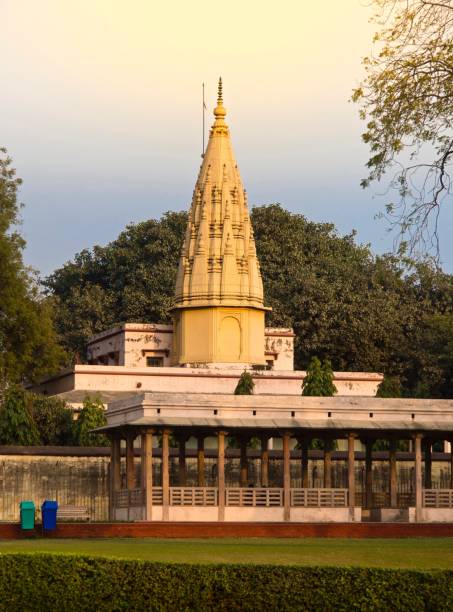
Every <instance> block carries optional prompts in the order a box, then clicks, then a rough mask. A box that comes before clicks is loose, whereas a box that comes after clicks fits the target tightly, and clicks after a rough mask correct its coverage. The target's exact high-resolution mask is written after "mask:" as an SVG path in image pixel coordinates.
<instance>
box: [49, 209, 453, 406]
mask: <svg viewBox="0 0 453 612" xmlns="http://www.w3.org/2000/svg"><path fill="white" fill-rule="evenodd" d="M251 217H252V223H253V229H254V234H255V240H256V246H257V252H258V257H259V260H260V264H261V272H262V275H263V282H264V291H265V301H266V305H267V306H271V307H272V312H271V313H269V314H268V315H267V324H268V325H271V326H288V327H289V326H291V327H293V328H294V331H295V333H296V342H295V366H296V368H298V369H301V368H303V366H304V364H307V363H308V362H309V361H310V359H311V358H312V356H313V355H317V356H318V357H319V358H320V359H321V360H324V359H326V358H329V359H331V361H332V366H333V367H334V369H335V370H340V371H341V370H343V371H344V370H352V371H376V372H385V373H386V375H387V376H391V377H395V376H397V377H399V379H400V381H401V385H402V393H403V394H404V395H408V396H417V395H420V394H427V393H428V394H429V393H433V394H436V396H437V397H439V396H440V395H439V394H445V393H448V392H449V391H448V385H442V384H440V382H441V380H442V378H444V379H445V380H449V376H450V374H449V365H448V364H449V357H448V352H447V353H445V352H444V353H443V355H444V356H443V357H442V358H439V359H438V355H440V353H438V351H439V350H442V351H443V349H442V347H441V345H440V343H439V342H433V341H432V339H431V338H430V335H432V333H433V328H432V324H430V323H429V321H431V320H432V318H433V317H434V318H436V317H441V318H445V317H446V318H448V317H449V314H450V313H452V312H453V277H452V275H449V274H446V273H444V272H442V270H440V269H439V268H438V267H437V266H436V265H434V263H433V262H432V261H431V260H424V261H418V262H415V261H413V260H411V259H410V258H408V257H404V256H402V255H398V254H390V255H384V256H375V255H373V253H372V252H371V251H370V249H369V247H368V246H364V245H359V244H357V243H356V240H355V236H354V234H353V233H351V234H349V235H346V236H341V235H339V234H338V233H337V232H336V230H335V227H334V226H333V225H332V224H328V223H313V222H310V221H308V220H307V219H306V218H305V217H304V216H303V215H298V214H292V213H290V212H288V211H286V210H284V209H283V208H282V207H281V206H280V205H278V204H272V205H269V206H258V207H255V208H254V209H253V210H252V213H251ZM185 220H186V215H185V214H183V213H171V214H168V215H166V216H164V217H163V218H162V219H161V220H160V221H147V222H145V223H142V224H139V225H136V226H131V227H129V228H127V230H126V231H125V232H123V233H122V234H121V235H120V237H119V238H118V239H117V240H115V241H113V242H112V243H111V244H109V245H107V246H106V247H94V248H93V249H92V250H91V251H84V252H83V254H81V255H77V256H76V258H75V259H74V261H72V262H70V263H68V264H66V265H65V266H63V267H62V268H60V269H59V270H56V271H55V273H54V274H53V275H52V276H51V277H50V278H49V279H48V281H47V287H48V291H49V294H50V296H49V299H51V300H53V301H55V303H56V312H57V324H58V330H59V331H60V333H61V335H62V338H63V339H64V343H65V346H66V347H67V348H68V350H70V351H71V352H72V353H73V355H74V354H75V353H78V354H79V355H80V356H81V357H82V358H83V357H84V345H85V342H86V340H87V339H88V337H89V336H90V335H91V334H92V333H95V332H99V331H101V330H103V329H105V328H106V327H108V326H109V325H113V324H115V323H119V322H122V321H124V322H136V321H142V322H144V323H151V322H159V321H169V320H170V316H171V315H170V307H171V304H172V300H173V291H174V282H175V278H176V269H177V261H178V252H179V248H180V245H181V242H182V239H183V234H184V227H185ZM160 253H161V254H160ZM142 276H143V277H142ZM127 296H133V299H132V298H131V299H129V298H128V297H127ZM445 320H446V319H445ZM446 333H447V334H448V333H450V332H448V330H447V332H446ZM435 337H437V334H435ZM449 337H450V336H448V335H447V336H446V337H445V338H446V339H447V338H449ZM430 372H431V373H435V375H436V376H435V377H432V382H430ZM421 380H422V383H421ZM422 386H423V388H422ZM442 396H443V395H442ZM446 397H448V395H446Z"/></svg>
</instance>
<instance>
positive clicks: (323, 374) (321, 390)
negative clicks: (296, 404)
mask: <svg viewBox="0 0 453 612" xmlns="http://www.w3.org/2000/svg"><path fill="white" fill-rule="evenodd" d="M336 392H337V388H336V387H335V385H334V383H333V372H332V366H331V365H330V361H328V360H327V359H326V360H325V361H324V363H322V364H321V361H320V360H319V359H318V358H317V357H313V359H312V360H311V361H310V363H309V365H308V368H307V374H306V376H305V378H304V380H303V383H302V395H312V396H318V397H330V396H332V395H335V393H336Z"/></svg>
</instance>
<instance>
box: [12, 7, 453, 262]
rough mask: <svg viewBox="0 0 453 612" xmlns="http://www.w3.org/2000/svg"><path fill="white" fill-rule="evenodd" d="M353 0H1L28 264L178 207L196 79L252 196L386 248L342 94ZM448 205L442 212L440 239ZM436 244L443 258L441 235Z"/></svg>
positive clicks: (67, 254) (355, 38)
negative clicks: (220, 105) (219, 95)
mask: <svg viewBox="0 0 453 612" xmlns="http://www.w3.org/2000/svg"><path fill="white" fill-rule="evenodd" d="M366 4H367V3H366V2H365V1H364V0H341V1H339V0H324V1H323V2H308V1H306V0H280V2H274V1H272V2H271V1H267V0H261V1H257V0H247V1H245V0H242V1H238V0H229V1H228V2H215V1H212V0H211V1H204V0H191V1H190V2H187V1H182V0H181V1H173V2H171V1H167V2H162V1H159V2H156V1H154V0H128V1H127V2H126V1H125V0H123V1H119V0H39V1H38V0H0V56H1V58H2V61H1V63H0V83H1V84H2V87H1V95H0V117H1V130H0V145H2V146H6V147H7V148H8V150H9V153H10V154H11V156H12V157H13V159H14V165H15V167H16V168H17V170H18V173H19V175H20V176H21V177H22V178H23V179H24V185H23V188H22V190H21V200H22V201H23V202H24V203H25V208H24V210H23V228H22V229H23V232H24V234H25V237H26V239H27V243H28V245H27V250H26V254H25V257H26V261H27V263H29V264H31V265H32V266H33V267H35V268H37V269H38V270H40V271H41V273H42V274H48V273H50V272H52V270H53V269H55V268H56V267H58V266H60V265H62V264H63V263H64V262H65V261H67V260H69V259H71V258H72V257H73V256H74V254H75V253H76V252H77V251H80V250H81V249H83V248H89V247H91V246H93V245H94V244H105V243H107V242H109V241H110V240H112V239H114V238H115V237H116V236H117V235H118V233H119V232H120V231H121V230H122V229H123V228H124V227H125V225H126V224H128V223H130V222H139V221H142V220H145V219H148V218H151V217H159V216H160V215H161V214H162V213H163V212H164V211H166V210H182V209H185V208H187V207H188V206H189V204H190V198H191V194H192V189H193V186H194V183H195V179H196V175H197V171H198V167H199V164H200V161H201V160H200V154H201V143H202V121H201V109H202V103H201V92H202V89H201V84H202V82H205V83H206V102H207V106H208V109H209V112H208V114H207V124H208V125H207V127H208V126H209V124H210V123H211V117H212V115H211V110H212V108H213V107H214V105H215V96H216V85H217V78H218V76H219V75H222V77H223V81H224V102H225V106H226V107H227V109H228V116H227V122H228V124H229V125H230V128H231V132H232V137H233V145H234V149H235V153H236V158H237V160H238V164H239V168H240V171H241V174H242V178H243V181H244V183H245V186H246V188H247V190H248V193H249V201H250V203H251V204H252V205H253V204H265V203H271V202H276V201H278V202H280V203H281V204H282V205H283V206H285V207H286V208H288V209H289V210H291V211H294V212H300V213H303V214H305V215H306V216H307V217H308V218H309V219H313V220H316V221H332V222H334V223H335V224H336V225H337V227H338V229H339V231H340V232H342V233H345V232H349V231H350V230H351V229H353V228H355V229H357V231H358V239H359V240H360V241H361V242H371V244H372V246H373V249H374V250H375V251H377V252H383V251H386V250H389V249H391V248H392V239H391V237H389V235H388V233H387V232H386V226H385V224H384V223H383V222H382V221H377V220H375V219H374V216H375V214H376V212H378V211H379V210H380V209H381V208H382V207H383V205H384V203H385V200H384V199H382V198H381V197H378V194H379V193H380V192H381V191H383V187H379V186H377V185H375V186H374V187H371V188H370V189H368V190H367V191H363V190H362V189H361V188H360V186H359V182H360V179H361V178H362V177H363V176H364V174H365V169H364V164H365V162H366V160H367V149H366V146H365V145H363V144H362V143H361V140H360V134H361V132H362V131H363V125H362V124H361V122H360V120H359V119H358V116H357V108H356V107H355V105H353V104H351V103H350V102H349V101H348V100H349V97H350V95H351V91H352V89H353V88H354V86H355V85H357V84H358V82H359V80H360V79H361V77H362V75H363V69H362V65H361V58H362V57H363V56H364V55H367V54H368V53H369V52H370V50H371V48H372V43H371V39H372V34H373V32H374V29H375V26H374V25H372V24H370V23H369V18H370V16H371V9H370V8H369V7H368V6H366ZM452 227H453V217H450V219H449V218H448V216H447V218H444V220H443V223H442V233H443V234H444V235H445V236H447V235H448V233H449V232H451V230H452ZM442 246H443V251H442V256H443V260H444V263H445V267H446V268H447V269H453V245H450V244H445V242H444V244H443V245H442Z"/></svg>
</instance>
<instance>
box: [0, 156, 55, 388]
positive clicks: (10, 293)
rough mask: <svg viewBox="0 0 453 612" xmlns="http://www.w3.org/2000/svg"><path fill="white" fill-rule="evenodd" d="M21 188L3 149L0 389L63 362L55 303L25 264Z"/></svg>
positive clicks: (0, 165) (0, 160)
mask: <svg viewBox="0 0 453 612" xmlns="http://www.w3.org/2000/svg"><path fill="white" fill-rule="evenodd" d="M20 185H21V180H20V179H19V178H17V176H16V172H15V170H14V168H12V166H11V159H10V158H9V157H8V155H7V153H6V150H5V149H0V262H1V265H0V391H1V390H2V389H5V388H6V387H7V385H8V384H12V383H15V382H19V381H23V380H24V379H27V380H30V381H33V380H36V379H38V378H40V377H42V376H44V375H46V374H50V373H52V372H53V371H54V370H55V369H57V368H58V366H59V365H60V364H61V363H62V362H63V359H64V353H63V351H62V350H61V348H60V346H59V344H58V339H57V336H56V333H55V330H54V327H53V323H52V309H51V303H50V302H49V301H48V300H44V299H43V298H42V296H41V295H40V292H39V287H38V283H37V281H36V278H35V276H34V275H33V273H32V271H31V270H29V269H28V268H27V267H26V266H25V265H24V263H23V259H22V252H23V249H24V246H25V241H24V239H23V238H22V236H21V235H20V233H19V232H18V229H17V227H18V223H19V210H20V204H19V202H18V190H19V187H20Z"/></svg>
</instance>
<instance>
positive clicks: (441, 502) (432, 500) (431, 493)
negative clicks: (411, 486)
mask: <svg viewBox="0 0 453 612" xmlns="http://www.w3.org/2000/svg"><path fill="white" fill-rule="evenodd" d="M423 506H424V507H425V508H453V489H423Z"/></svg>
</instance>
